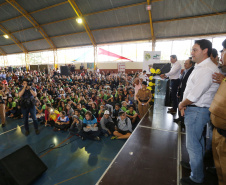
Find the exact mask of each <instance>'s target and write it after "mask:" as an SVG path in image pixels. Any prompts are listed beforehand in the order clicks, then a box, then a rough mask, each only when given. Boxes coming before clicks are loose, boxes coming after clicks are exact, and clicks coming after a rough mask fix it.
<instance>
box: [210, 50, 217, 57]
mask: <svg viewBox="0 0 226 185" xmlns="http://www.w3.org/2000/svg"><path fill="white" fill-rule="evenodd" d="M211 54H212V56H213V58H216V57H217V56H218V53H217V50H216V49H215V48H213V49H212V53H211Z"/></svg>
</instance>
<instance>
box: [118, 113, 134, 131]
mask: <svg viewBox="0 0 226 185" xmlns="http://www.w3.org/2000/svg"><path fill="white" fill-rule="evenodd" d="M118 128H119V129H120V130H122V131H130V132H132V124H131V121H130V119H129V118H126V119H124V120H122V119H121V117H118Z"/></svg>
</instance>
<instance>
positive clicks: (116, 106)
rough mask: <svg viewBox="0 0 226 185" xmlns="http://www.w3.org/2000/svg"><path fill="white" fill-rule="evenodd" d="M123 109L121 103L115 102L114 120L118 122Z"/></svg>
mask: <svg viewBox="0 0 226 185" xmlns="http://www.w3.org/2000/svg"><path fill="white" fill-rule="evenodd" d="M121 111H122V109H121V108H120V105H119V104H118V103H116V104H115V109H114V110H113V121H114V122H116V121H117V119H118V116H119V112H121Z"/></svg>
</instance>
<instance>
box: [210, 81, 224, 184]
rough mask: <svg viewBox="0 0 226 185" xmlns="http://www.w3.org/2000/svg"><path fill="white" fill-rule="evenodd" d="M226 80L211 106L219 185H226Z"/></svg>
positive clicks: (213, 143)
mask: <svg viewBox="0 0 226 185" xmlns="http://www.w3.org/2000/svg"><path fill="white" fill-rule="evenodd" d="M225 89H226V78H225V80H223V82H221V85H220V87H219V89H218V91H217V93H216V94H215V97H214V99H213V102H212V104H211V106H210V112H211V121H212V123H213V125H214V126H215V128H214V130H213V139H212V149H213V158H214V163H215V167H216V170H217V176H218V183H219V185H225V184H226V111H225V110H226V93H225Z"/></svg>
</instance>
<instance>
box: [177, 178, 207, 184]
mask: <svg viewBox="0 0 226 185" xmlns="http://www.w3.org/2000/svg"><path fill="white" fill-rule="evenodd" d="M180 183H181V185H203V183H196V182H194V181H192V180H191V179H190V177H183V178H182V179H181V180H180Z"/></svg>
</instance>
